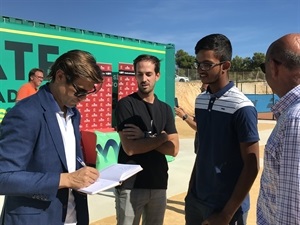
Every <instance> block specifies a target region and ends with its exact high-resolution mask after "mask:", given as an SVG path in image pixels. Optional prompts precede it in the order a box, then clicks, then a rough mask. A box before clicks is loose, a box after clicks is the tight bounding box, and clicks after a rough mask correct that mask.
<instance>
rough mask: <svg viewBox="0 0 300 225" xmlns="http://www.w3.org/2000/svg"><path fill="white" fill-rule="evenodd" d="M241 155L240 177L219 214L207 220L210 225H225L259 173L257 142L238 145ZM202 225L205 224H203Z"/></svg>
mask: <svg viewBox="0 0 300 225" xmlns="http://www.w3.org/2000/svg"><path fill="white" fill-rule="evenodd" d="M240 148H241V155H242V159H243V162H244V167H243V169H242V172H241V175H240V177H239V179H238V181H237V183H236V185H235V188H234V190H233V193H232V195H231V197H230V199H229V200H228V202H227V203H226V205H225V206H224V208H223V210H222V211H221V212H220V213H217V214H214V215H213V216H211V217H210V218H209V219H208V220H209V224H210V225H223V224H224V225H227V224H229V222H230V220H231V219H232V217H233V216H234V214H235V212H236V211H237V210H238V208H239V207H240V205H241V204H242V202H243V200H244V199H245V197H246V196H247V194H248V193H249V191H250V188H251V186H252V185H253V183H254V180H255V178H256V176H257V174H258V171H259V144H258V142H251V143H240ZM202 224H206V223H205V222H204V223H202Z"/></svg>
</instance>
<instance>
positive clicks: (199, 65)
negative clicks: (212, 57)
mask: <svg viewBox="0 0 300 225" xmlns="http://www.w3.org/2000/svg"><path fill="white" fill-rule="evenodd" d="M223 63H225V61H222V62H219V63H208V62H202V63H199V62H197V61H196V62H195V63H194V66H195V68H196V69H200V70H202V71H209V70H211V69H212V68H214V67H215V66H219V65H222V64H223Z"/></svg>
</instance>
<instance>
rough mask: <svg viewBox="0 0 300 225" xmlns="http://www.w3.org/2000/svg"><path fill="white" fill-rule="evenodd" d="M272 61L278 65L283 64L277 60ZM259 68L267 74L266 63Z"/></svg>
mask: <svg viewBox="0 0 300 225" xmlns="http://www.w3.org/2000/svg"><path fill="white" fill-rule="evenodd" d="M271 60H273V61H274V62H275V63H276V64H277V65H281V64H282V62H279V61H278V60H276V59H271ZM259 67H260V69H261V71H262V72H263V73H266V63H261V64H260V65H259Z"/></svg>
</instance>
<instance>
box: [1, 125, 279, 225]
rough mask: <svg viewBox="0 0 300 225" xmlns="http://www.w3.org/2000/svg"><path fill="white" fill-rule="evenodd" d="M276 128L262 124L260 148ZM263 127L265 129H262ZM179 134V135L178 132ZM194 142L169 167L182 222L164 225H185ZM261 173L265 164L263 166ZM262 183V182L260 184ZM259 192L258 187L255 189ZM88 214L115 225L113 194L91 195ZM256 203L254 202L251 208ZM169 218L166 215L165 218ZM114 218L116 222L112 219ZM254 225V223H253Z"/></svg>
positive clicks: (183, 143)
mask: <svg viewBox="0 0 300 225" xmlns="http://www.w3.org/2000/svg"><path fill="white" fill-rule="evenodd" d="M274 124H275V121H269V120H260V121H259V125H266V126H265V127H266V128H263V129H260V132H259V134H260V138H261V140H260V146H262V147H263V146H264V145H265V143H266V140H267V138H268V137H269V135H270V132H271V130H272V128H273V126H274ZM261 127H263V126H261ZM179 134H180V132H179ZM191 136H193V135H191ZM193 142H194V139H193V138H184V139H180V151H179V154H178V156H177V157H176V159H175V160H174V161H172V162H170V163H169V185H168V191H167V196H168V207H167V212H166V214H168V212H173V213H174V212H175V214H172V215H179V216H180V218H179V219H177V218H175V217H173V216H172V218H166V219H167V220H169V219H171V221H172V222H171V223H167V221H165V224H169V225H177V224H178V225H179V224H183V223H182V222H176V221H183V218H184V215H183V207H184V206H183V203H184V202H183V198H184V196H185V192H186V190H187V187H188V182H189V178H190V174H191V170H192V167H193V164H194V159H195V154H194V147H193ZM262 157H263V153H262V152H261V154H260V158H261V162H262ZM261 171H262V164H261ZM258 182H259V178H258V179H257V182H256V183H258ZM256 189H257V187H256ZM88 202H89V210H90V221H91V223H92V225H112V224H115V223H113V222H105V221H114V215H115V202H114V195H113V191H112V190H110V191H106V192H102V193H101V194H97V195H90V196H89V198H88ZM2 204H3V196H0V211H1V208H2ZM254 204H255V202H253V201H252V205H254ZM166 216H167V215H166ZM112 218H113V219H112ZM253 224H254V223H253ZM249 225H251V224H249Z"/></svg>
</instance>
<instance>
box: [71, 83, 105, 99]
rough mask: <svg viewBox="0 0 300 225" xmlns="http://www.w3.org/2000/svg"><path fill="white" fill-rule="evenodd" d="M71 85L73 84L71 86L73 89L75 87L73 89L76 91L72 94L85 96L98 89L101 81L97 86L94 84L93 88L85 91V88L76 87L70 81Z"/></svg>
mask: <svg viewBox="0 0 300 225" xmlns="http://www.w3.org/2000/svg"><path fill="white" fill-rule="evenodd" d="M72 85H73V87H74V89H75V91H76V92H75V93H74V96H76V97H78V98H80V97H83V96H87V95H89V94H93V93H95V92H97V91H98V90H100V89H101V87H102V83H99V84H98V87H96V86H95V85H94V88H93V89H92V90H90V91H87V90H85V89H83V88H80V87H78V86H77V85H76V84H75V83H72Z"/></svg>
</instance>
